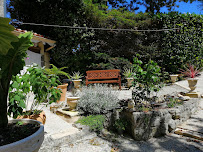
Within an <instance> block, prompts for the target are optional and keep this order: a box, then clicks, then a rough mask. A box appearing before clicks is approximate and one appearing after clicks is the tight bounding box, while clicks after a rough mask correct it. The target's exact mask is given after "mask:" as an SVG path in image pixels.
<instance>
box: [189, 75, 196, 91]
mask: <svg viewBox="0 0 203 152" xmlns="http://www.w3.org/2000/svg"><path fill="white" fill-rule="evenodd" d="M187 81H188V84H189V88H190V91H194V90H195V89H196V84H197V79H194V78H191V79H188V80H187Z"/></svg>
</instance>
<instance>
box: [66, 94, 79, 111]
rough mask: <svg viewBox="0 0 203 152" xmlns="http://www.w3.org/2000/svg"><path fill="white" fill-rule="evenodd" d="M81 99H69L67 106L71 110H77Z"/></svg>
mask: <svg viewBox="0 0 203 152" xmlns="http://www.w3.org/2000/svg"><path fill="white" fill-rule="evenodd" d="M79 99H80V97H67V104H68V105H69V106H70V110H75V108H76V106H77V103H78V100H79Z"/></svg>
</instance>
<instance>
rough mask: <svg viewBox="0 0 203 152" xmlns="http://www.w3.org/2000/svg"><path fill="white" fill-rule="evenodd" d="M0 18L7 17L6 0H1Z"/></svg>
mask: <svg viewBox="0 0 203 152" xmlns="http://www.w3.org/2000/svg"><path fill="white" fill-rule="evenodd" d="M0 17H6V0H0Z"/></svg>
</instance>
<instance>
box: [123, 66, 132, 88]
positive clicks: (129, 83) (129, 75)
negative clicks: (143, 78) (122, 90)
mask: <svg viewBox="0 0 203 152" xmlns="http://www.w3.org/2000/svg"><path fill="white" fill-rule="evenodd" d="M123 75H124V76H125V78H126V80H127V86H128V88H130V87H131V86H132V85H133V80H134V78H133V75H134V72H133V69H132V68H131V69H126V68H125V69H124V72H123Z"/></svg>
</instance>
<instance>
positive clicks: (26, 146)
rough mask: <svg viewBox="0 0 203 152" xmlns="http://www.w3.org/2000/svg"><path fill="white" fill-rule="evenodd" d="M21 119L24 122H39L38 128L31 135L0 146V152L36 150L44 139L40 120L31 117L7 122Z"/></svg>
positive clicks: (34, 151) (16, 120)
mask: <svg viewBox="0 0 203 152" xmlns="http://www.w3.org/2000/svg"><path fill="white" fill-rule="evenodd" d="M18 121H22V122H25V123H31V124H39V125H40V128H39V129H38V130H37V131H36V132H35V133H34V134H32V135H31V136H28V137H26V138H24V139H22V140H19V141H16V142H14V143H11V144H8V145H4V146H0V152H38V151H39V149H40V146H41V145H42V142H43V140H44V126H43V124H42V123H41V122H39V121H36V120H32V119H15V120H10V121H9V123H12V122H14V123H16V122H18Z"/></svg>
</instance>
